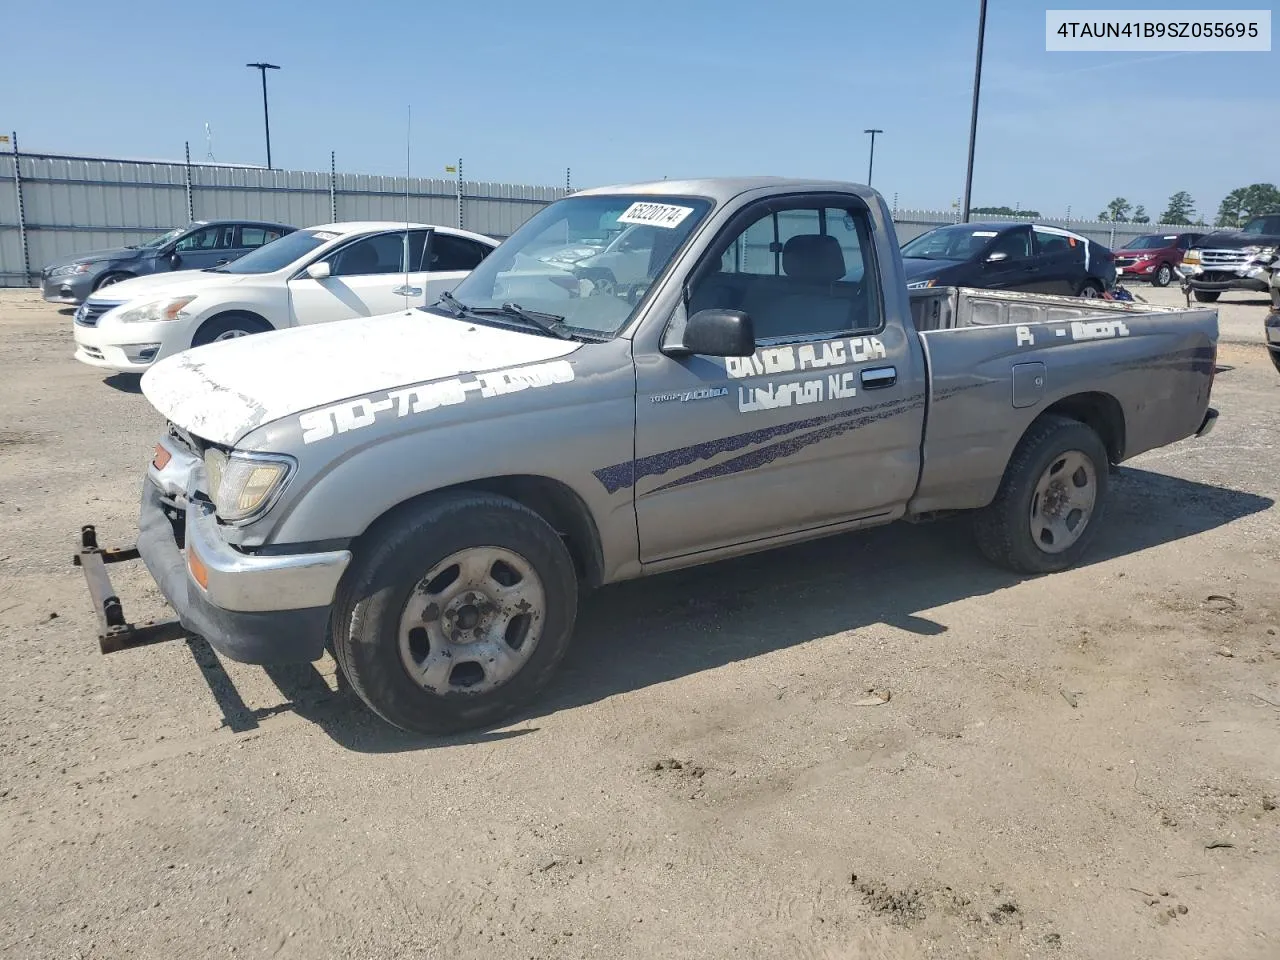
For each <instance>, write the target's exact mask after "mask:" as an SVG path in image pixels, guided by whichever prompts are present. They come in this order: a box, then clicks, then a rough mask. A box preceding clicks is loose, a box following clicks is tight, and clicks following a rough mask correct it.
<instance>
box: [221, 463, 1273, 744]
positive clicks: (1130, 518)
mask: <svg viewBox="0 0 1280 960" xmlns="http://www.w3.org/2000/svg"><path fill="white" fill-rule="evenodd" d="M1112 484H1113V486H1112V490H1113V493H1114V496H1113V497H1112V499H1111V503H1110V508H1109V511H1108V514H1107V522H1106V526H1105V529H1104V530H1103V531H1102V532H1101V533H1100V534H1099V536H1098V539H1097V540H1096V541H1095V542H1094V544H1093V547H1092V548H1091V550H1090V552H1089V554H1088V555H1087V557H1086V559H1085V561H1084V563H1083V564H1082V566H1086V567H1087V566H1089V565H1092V564H1097V563H1101V562H1103V561H1106V560H1112V559H1116V558H1120V557H1125V556H1129V555H1132V554H1136V553H1138V552H1140V551H1142V550H1146V549H1148V548H1150V547H1155V546H1158V545H1161V544H1165V543H1171V542H1174V541H1177V540H1181V539H1184V538H1186V537H1191V536H1195V535H1197V534H1200V533H1205V532H1207V531H1210V530H1214V529H1217V528H1218V527H1222V526H1225V525H1226V524H1229V523H1231V522H1233V521H1235V520H1239V519H1241V518H1242V517H1247V516H1250V515H1252V514H1256V513H1260V512H1261V511H1263V510H1266V509H1268V508H1269V507H1271V506H1272V505H1273V503H1274V501H1273V500H1271V499H1269V498H1267V497H1260V496H1256V495H1254V494H1250V493H1243V492H1240V491H1237V490H1231V489H1228V488H1225V487H1218V486H1211V485H1208V484H1202V483H1196V482H1193V481H1189V480H1183V479H1179V478H1176V477H1170V476H1166V475H1164V474H1159V473H1152V472H1150V471H1147V470H1141V469H1130V468H1122V469H1121V470H1119V471H1118V472H1116V473H1115V474H1113V476H1112ZM1153 504H1160V505H1161V508H1160V510H1158V511H1154V510H1152V509H1150V508H1151V505H1153ZM904 574H905V575H904ZM1023 579H1027V578H1025V577H1020V576H1018V575H1016V574H1012V573H1009V572H1007V571H1004V570H1001V569H999V568H996V567H994V566H992V565H991V564H989V563H987V562H986V561H985V560H984V559H983V558H982V557H981V556H980V555H979V554H978V553H977V551H976V549H975V547H974V546H973V544H972V541H971V538H970V535H969V530H968V525H967V523H965V522H964V520H963V519H962V518H957V519H954V520H950V521H943V522H939V523H934V524H928V525H922V526H915V525H911V524H903V523H900V524H895V525H893V526H890V527H884V528H879V529H876V530H871V531H866V532H862V533H854V534H847V535H842V536H837V537H832V538H829V539H825V540H819V541H816V542H811V543H807V544H801V545H798V546H794V547H787V548H783V549H779V550H774V551H770V552H767V553H761V554H756V555H754V556H749V557H743V558H740V559H736V560H729V561H724V562H721V563H716V564H710V565H708V566H704V567H697V568H694V569H691V570H686V571H680V572H676V573H670V574H664V575H661V576H657V577H652V578H649V579H645V580H638V581H634V582H630V583H624V584H619V585H617V586H612V587H607V588H604V589H603V590H600V591H599V592H597V593H596V594H595V595H593V596H591V597H589V598H587V600H586V601H585V602H584V604H583V608H582V611H581V613H580V615H579V619H578V627H577V631H576V636H575V639H574V643H573V646H572V648H571V649H570V651H569V653H568V655H567V656H566V658H565V661H564V663H563V665H562V667H561V670H560V672H559V674H558V676H557V678H556V680H555V681H554V682H553V683H552V686H551V688H550V689H549V690H547V691H546V692H545V693H544V695H543V696H542V697H541V698H540V699H539V700H538V701H537V702H536V703H534V704H533V705H532V706H531V707H530V708H529V709H528V710H527V711H526V712H525V713H524V714H522V715H519V716H516V717H514V718H512V719H511V720H509V721H507V722H506V723H504V724H503V729H502V730H494V731H487V732H486V731H477V732H474V733H472V734H468V735H464V736H459V737H423V736H413V735H410V734H405V733H402V732H400V731H397V730H395V729H394V728H392V727H390V726H389V725H387V724H385V723H383V722H382V721H381V720H379V719H378V718H377V717H375V716H373V714H372V713H370V712H369V711H368V710H367V709H365V707H364V706H363V704H362V703H361V702H360V701H359V699H358V698H357V697H356V696H355V695H354V694H353V693H351V692H350V691H346V690H343V689H341V688H340V690H339V692H338V693H336V694H335V693H333V692H332V691H331V690H330V688H329V686H328V684H327V683H326V682H325V680H324V679H323V677H321V676H320V674H319V673H318V671H316V670H315V668H314V667H313V666H312V665H309V664H308V665H304V666H303V667H301V668H298V667H289V668H268V674H269V676H270V677H271V679H272V680H273V681H274V682H275V684H276V686H277V687H278V688H279V689H280V691H281V693H282V694H283V695H284V696H285V698H286V701H287V702H286V703H284V704H282V705H280V706H278V707H271V708H267V709H265V710H256V711H251V710H249V709H248V708H247V707H246V706H245V705H244V703H243V701H242V700H240V697H239V694H238V693H234V686H233V685H231V682H230V680H229V679H228V678H226V675H225V673H224V674H223V675H222V678H221V679H218V680H217V682H215V678H213V677H211V676H210V674H209V671H208V668H207V667H206V666H205V664H207V662H208V661H207V660H206V659H205V658H203V657H200V656H198V658H197V659H198V660H201V661H203V663H202V668H204V669H205V671H206V679H208V680H209V681H210V689H211V691H212V692H213V693H214V696H215V698H216V699H217V700H218V702H219V704H220V705H221V706H222V708H223V712H224V715H225V716H226V717H227V725H228V726H229V727H230V728H231V729H233V730H237V729H249V728H250V727H252V726H256V725H257V720H258V719H262V718H263V717H265V716H269V715H271V714H274V713H279V712H281V711H282V710H292V711H293V712H295V713H297V714H299V715H300V716H303V717H305V718H307V719H309V720H311V721H312V722H314V723H316V724H317V725H318V726H320V727H321V728H322V729H323V730H324V731H325V732H326V733H327V734H328V735H329V736H331V737H332V738H333V739H334V741H336V742H337V743H339V744H340V745H342V746H343V747H345V748H348V749H351V750H356V751H360V752H371V753H385V752H399V751H404V750H416V749H423V748H427V747H441V746H451V745H456V744H461V743H474V742H482V741H486V740H493V739H501V738H505V737H512V736H520V735H524V734H528V733H532V732H535V730H536V728H535V727H533V726H532V721H534V720H536V718H537V717H539V716H545V715H548V714H551V713H555V712H557V711H560V710H566V709H571V708H573V707H578V706H582V705H585V704H589V703H594V702H596V701H599V700H603V699H606V698H608V697H611V696H614V695H617V694H619V693H626V692H629V691H632V690H638V689H642V688H644V687H648V686H651V685H653V684H658V683H664V682H666V681H669V680H673V679H676V678H679V677H683V676H687V675H689V674H692V673H698V672H700V671H703V670H708V669H711V668H714V667H720V666H723V665H725V664H729V663H733V662H735V661H739V660H746V659H749V658H751V657H755V656H759V655H761V654H765V653H769V652H772V651H775V650H781V649H785V648H787V647H790V646H795V645H798V644H802V643H806V642H808V641H810V640H814V639H817V638H821V637H826V636H830V635H832V634H835V633H839V632H842V631H846V630H855V629H858V628H860V627H865V626H868V625H871V624H876V623H882V624H887V625H890V626H894V627H897V628H900V629H902V630H906V631H910V632H913V633H916V634H921V635H926V636H935V635H938V634H942V633H944V632H945V631H946V629H947V628H946V627H945V626H943V625H942V624H939V623H936V622H934V621H932V620H929V619H928V618H927V617H924V616H921V615H919V614H918V613H916V611H920V610H929V609H933V608H935V607H939V606H942V605H944V604H948V603H952V602H954V601H957V600H962V599H966V598H969V597H975V596H982V595H984V594H988V593H992V592H994V591H996V590H1000V589H1003V588H1005V587H1009V586H1012V585H1014V584H1016V583H1018V582H1020V581H1021V580H1023ZM201 642H203V641H201ZM210 657H211V658H212V660H213V661H214V662H215V663H216V657H212V654H210ZM218 670H219V672H220V667H219V668H218ZM223 680H225V683H223V682H222V681H223ZM228 688H229V689H228ZM521 724H523V726H521ZM513 727H514V728H515V729H512V728H513Z"/></svg>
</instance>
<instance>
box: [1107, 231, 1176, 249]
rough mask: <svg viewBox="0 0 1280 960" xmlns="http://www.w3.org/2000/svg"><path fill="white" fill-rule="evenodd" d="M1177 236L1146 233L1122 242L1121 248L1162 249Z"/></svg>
mask: <svg viewBox="0 0 1280 960" xmlns="http://www.w3.org/2000/svg"><path fill="white" fill-rule="evenodd" d="M1177 239H1178V238H1177V237H1162V236H1160V235H1159V234H1155V233H1152V234H1148V235H1147V236H1145V237H1134V238H1133V239H1132V240H1130V241H1129V242H1128V243H1126V244H1124V246H1122V247H1121V248H1120V249H1122V250H1162V249H1164V248H1165V247H1167V246H1170V245H1171V244H1172V243H1173V241H1175V240H1177Z"/></svg>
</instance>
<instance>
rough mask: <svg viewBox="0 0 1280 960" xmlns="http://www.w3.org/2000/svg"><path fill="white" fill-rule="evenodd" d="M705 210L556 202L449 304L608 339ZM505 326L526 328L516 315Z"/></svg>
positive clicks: (683, 200) (621, 201) (652, 203)
mask: <svg viewBox="0 0 1280 960" xmlns="http://www.w3.org/2000/svg"><path fill="white" fill-rule="evenodd" d="M710 209H711V202H710V201H709V200H704V199H700V198H695V197H671V196H650V195H646V196H640V195H635V194H609V195H600V196H578V197H567V198H565V199H563V200H558V201H556V202H555V203H553V204H551V205H550V206H549V207H545V208H544V209H542V210H540V211H539V212H538V213H537V214H535V215H534V216H533V217H531V218H530V219H529V220H528V221H526V222H525V224H524V225H523V226H521V227H520V229H518V230H517V231H516V232H515V233H513V234H512V235H511V236H510V237H509V238H508V239H507V240H506V242H505V243H503V244H502V246H500V247H498V248H497V249H496V250H495V251H494V252H493V253H492V254H490V255H489V256H488V257H486V258H485V259H484V260H482V261H481V263H480V265H479V266H478V267H476V268H475V269H474V270H472V271H471V273H470V274H468V275H467V276H466V278H464V279H463V280H462V281H461V282H459V284H458V285H457V286H456V287H455V288H454V289H453V300H452V301H451V304H452V305H454V307H455V309H457V308H459V307H463V306H465V307H466V308H469V309H478V310H483V311H490V310H502V308H503V306H504V305H505V304H508V303H515V304H518V305H519V306H520V307H521V308H523V309H524V310H525V311H536V312H538V313H542V314H547V315H550V316H551V317H554V318H563V320H564V327H565V328H566V329H567V330H568V332H570V333H573V332H574V331H581V332H582V333H583V334H586V335H589V336H595V337H612V336H615V335H616V334H617V333H618V331H619V330H621V329H622V328H623V327H624V326H626V324H627V322H628V321H629V320H630V319H631V317H632V315H633V314H634V313H635V310H636V307H637V306H638V305H639V303H640V300H641V298H642V297H643V296H644V294H645V292H646V291H647V290H648V289H649V287H650V286H651V285H652V284H653V282H654V281H655V280H656V279H657V278H658V277H659V276H661V274H662V272H663V271H664V270H665V269H666V268H667V265H668V264H669V263H670V262H671V261H672V259H674V257H675V255H676V253H677V251H679V250H680V249H681V247H683V246H684V243H685V241H686V240H688V239H689V237H690V235H692V233H693V231H694V229H695V228H696V227H697V226H698V224H699V223H701V222H702V220H703V218H705V217H706V215H707V211H708V210H710ZM636 227H643V228H645V229H638V228H636ZM633 228H636V229H633ZM615 241H616V245H614V246H613V247H611V246H610V245H611V244H614V242H615ZM276 242H277V243H279V241H276ZM606 250H608V252H609V255H608V256H605V255H604V252H605V251H606ZM615 252H616V253H618V254H619V256H614V255H613V254H614V253H615ZM596 254H599V255H598V256H597V255H596ZM449 306H450V304H446V305H444V306H440V307H437V308H436V309H438V310H448V309H449ZM508 313H510V311H508ZM502 322H504V323H505V322H507V321H506V318H505V316H504V317H503V318H502ZM511 322H512V323H514V324H516V325H519V326H529V325H530V324H528V323H527V322H525V321H522V320H521V319H520V318H519V317H518V315H515V314H512V319H511Z"/></svg>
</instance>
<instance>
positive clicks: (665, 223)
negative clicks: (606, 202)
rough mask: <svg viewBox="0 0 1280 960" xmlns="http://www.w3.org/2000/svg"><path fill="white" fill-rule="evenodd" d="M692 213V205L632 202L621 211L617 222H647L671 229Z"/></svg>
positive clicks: (653, 225)
mask: <svg viewBox="0 0 1280 960" xmlns="http://www.w3.org/2000/svg"><path fill="white" fill-rule="evenodd" d="M691 213H693V207H677V206H675V205H673V204H670V203H633V204H632V205H631V206H629V207H627V209H626V210H624V211H622V215H621V216H619V217H618V222H619V223H647V224H649V225H650V226H652V227H665V228H666V229H668V230H673V229H675V228H676V227H678V226H680V224H681V223H682V222H683V221H684V218H685V217H687V216H689V214H691Z"/></svg>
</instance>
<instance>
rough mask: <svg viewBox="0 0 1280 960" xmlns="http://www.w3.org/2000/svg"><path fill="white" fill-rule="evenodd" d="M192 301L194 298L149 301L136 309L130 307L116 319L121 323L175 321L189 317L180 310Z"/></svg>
mask: <svg viewBox="0 0 1280 960" xmlns="http://www.w3.org/2000/svg"><path fill="white" fill-rule="evenodd" d="M194 299H195V297H174V298H172V299H166V300H150V301H148V302H146V303H140V304H138V305H137V306H136V307H130V308H129V309H128V310H126V311H124V313H122V314H120V316H119V318H118V319H119V320H120V322H121V323H155V322H156V321H158V320H177V319H179V318H182V317H187V316H189V314H186V313H184V312H183V310H182V308H183V307H185V306H186V305H187V304H189V303H190V302H191V301H192V300H194Z"/></svg>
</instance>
